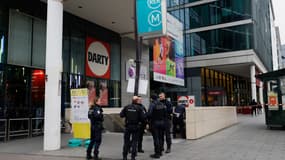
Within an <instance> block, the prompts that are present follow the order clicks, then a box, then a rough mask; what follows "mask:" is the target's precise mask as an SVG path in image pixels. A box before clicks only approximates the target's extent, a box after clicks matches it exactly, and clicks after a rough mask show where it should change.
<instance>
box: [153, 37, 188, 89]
mask: <svg viewBox="0 0 285 160" xmlns="http://www.w3.org/2000/svg"><path fill="white" fill-rule="evenodd" d="M153 80H154V81H159V82H164V83H170V84H175V85H179V86H184V52H183V44H182V42H180V41H178V40H174V39H172V38H171V37H168V36H166V37H160V38H157V39H155V41H154V44H153Z"/></svg>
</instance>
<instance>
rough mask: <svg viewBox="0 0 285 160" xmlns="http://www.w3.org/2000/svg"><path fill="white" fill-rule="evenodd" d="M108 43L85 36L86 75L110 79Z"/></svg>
mask: <svg viewBox="0 0 285 160" xmlns="http://www.w3.org/2000/svg"><path fill="white" fill-rule="evenodd" d="M110 66H111V65H110V44H109V43H106V42H102V41H99V40H97V39H95V38H91V37H87V38H86V75H87V76H90V77H96V78H103V79H110Z"/></svg>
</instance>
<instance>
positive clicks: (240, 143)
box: [0, 115, 285, 160]
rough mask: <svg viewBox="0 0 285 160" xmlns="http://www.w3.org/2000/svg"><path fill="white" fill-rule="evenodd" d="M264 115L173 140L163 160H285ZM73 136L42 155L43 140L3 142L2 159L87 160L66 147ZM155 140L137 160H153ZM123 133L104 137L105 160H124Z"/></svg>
mask: <svg viewBox="0 0 285 160" xmlns="http://www.w3.org/2000/svg"><path fill="white" fill-rule="evenodd" d="M264 121H265V120H264V115H260V116H258V117H251V116H244V115H242V116H239V123H238V124H237V125H235V126H232V127H230V128H227V129H225V130H222V131H220V132H217V133H215V134H212V135H209V136H207V137H204V138H202V139H199V140H194V141H185V140H181V139H176V140H174V141H173V143H174V144H173V149H172V153H170V154H167V155H164V156H163V157H162V158H161V160H174V159H175V160H284V159H285V131H284V130H268V129H267V128H266V126H265V122H264ZM68 138H70V135H63V136H62V141H63V143H62V145H63V147H62V149H61V150H59V151H52V152H43V151H42V137H36V138H32V139H22V140H14V141H10V142H8V143H0V160H2V159H3V160H14V159H17V160H37V159H40V160H67V159H68V160H84V159H85V148H83V147H79V148H68V147H66V142H67V139H68ZM152 144H153V143H152V138H151V137H149V136H146V137H145V141H144V149H145V151H146V152H145V153H144V154H139V155H138V157H137V159H138V160H143V159H150V158H149V155H150V154H152V153H153V145H152ZM121 150H122V134H118V133H106V134H104V137H103V144H102V148H101V153H100V155H101V157H103V159H104V160H118V159H121Z"/></svg>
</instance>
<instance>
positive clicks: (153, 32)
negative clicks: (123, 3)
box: [136, 0, 167, 38]
mask: <svg viewBox="0 0 285 160" xmlns="http://www.w3.org/2000/svg"><path fill="white" fill-rule="evenodd" d="M136 2H137V6H136V7H137V8H136V10H137V23H138V25H137V26H138V34H139V35H140V36H144V38H151V37H158V36H163V35H165V33H166V13H167V10H166V8H167V7H166V0H136Z"/></svg>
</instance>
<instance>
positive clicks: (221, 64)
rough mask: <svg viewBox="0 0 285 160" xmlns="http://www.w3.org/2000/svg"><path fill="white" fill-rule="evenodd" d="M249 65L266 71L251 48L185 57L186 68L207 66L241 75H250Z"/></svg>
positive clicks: (261, 71)
mask: <svg viewBox="0 0 285 160" xmlns="http://www.w3.org/2000/svg"><path fill="white" fill-rule="evenodd" d="M251 65H255V66H256V67H257V70H258V71H259V72H260V73H266V72H267V71H268V70H267V69H266V67H265V66H264V64H263V63H262V61H261V60H260V59H259V57H258V56H257V55H256V53H255V51H254V50H252V49H251V50H242V51H235V52H225V53H217V54H209V55H201V56H194V57H187V58H185V66H186V68H197V67H207V68H211V69H214V70H218V71H222V72H226V73H230V74H234V75H239V76H242V77H250V69H249V68H250V66H251Z"/></svg>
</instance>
